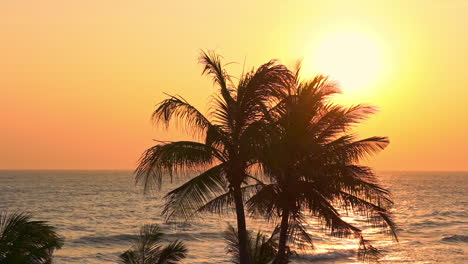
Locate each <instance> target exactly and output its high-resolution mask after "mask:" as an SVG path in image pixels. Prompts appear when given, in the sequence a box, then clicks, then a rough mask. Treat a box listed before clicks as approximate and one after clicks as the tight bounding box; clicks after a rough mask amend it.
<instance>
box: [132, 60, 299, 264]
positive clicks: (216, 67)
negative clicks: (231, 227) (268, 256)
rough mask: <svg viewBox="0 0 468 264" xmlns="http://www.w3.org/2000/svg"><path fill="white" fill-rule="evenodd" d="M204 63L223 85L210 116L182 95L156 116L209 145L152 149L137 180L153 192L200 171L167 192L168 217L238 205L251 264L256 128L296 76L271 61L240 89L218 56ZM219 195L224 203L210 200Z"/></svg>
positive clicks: (243, 251)
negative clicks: (249, 207)
mask: <svg viewBox="0 0 468 264" xmlns="http://www.w3.org/2000/svg"><path fill="white" fill-rule="evenodd" d="M200 63H201V64H202V65H203V66H204V69H203V74H206V75H208V76H210V77H212V78H213V81H214V83H215V84H216V85H217V86H218V87H219V93H218V94H217V95H216V96H214V98H213V101H212V104H211V110H210V113H209V116H208V117H206V116H205V115H203V114H202V113H201V112H200V111H198V110H197V109H196V108H195V107H194V106H192V105H191V104H189V103H188V102H187V101H186V100H184V99H183V98H182V97H180V96H170V97H169V98H168V99H166V100H164V101H162V102H161V103H160V104H159V105H158V106H157V109H156V110H155V111H154V113H153V116H152V118H153V120H154V121H155V122H162V123H165V124H166V125H169V123H170V121H172V120H173V119H176V120H178V121H183V122H185V124H186V125H187V127H188V128H189V129H190V130H192V131H193V132H194V133H195V134H196V135H199V136H201V137H202V138H204V141H203V142H194V141H178V142H160V143H159V144H157V145H156V146H154V147H152V148H150V149H148V150H146V151H145V152H144V153H143V155H142V157H141V159H140V161H139V165H138V167H137V169H136V171H135V174H136V182H137V183H143V185H144V188H145V190H151V189H154V188H160V187H161V184H162V181H163V177H168V178H171V180H172V177H173V175H177V174H179V175H180V173H178V172H185V173H187V172H190V171H192V170H197V171H200V174H199V175H197V176H195V177H193V178H192V179H191V180H189V181H188V182H186V183H185V184H183V185H182V186H180V187H178V188H177V189H175V190H173V191H171V192H170V193H169V194H167V196H166V199H167V202H166V205H165V209H164V210H163V214H164V215H165V216H166V217H167V218H171V217H173V216H179V217H180V216H182V217H184V218H190V217H193V216H194V215H195V214H197V213H199V212H202V211H210V212H218V213H219V212H220V211H221V210H222V209H223V208H230V207H231V206H232V204H233V203H234V206H235V213H236V216H237V228H238V233H239V252H240V263H241V264H248V263H250V262H249V257H248V251H247V228H246V223H245V213H244V199H243V197H242V192H243V190H244V191H247V190H245V189H243V188H244V187H243V185H244V184H245V183H246V182H247V181H248V179H249V178H250V175H249V170H250V166H251V165H252V162H251V161H252V160H253V157H254V154H253V152H252V149H253V148H252V144H253V142H255V138H258V137H262V135H260V134H259V133H258V131H257V129H256V128H255V126H252V124H255V122H256V121H258V120H259V119H261V118H262V113H263V112H264V111H265V109H266V105H267V104H268V103H269V101H268V99H269V98H270V97H271V95H272V93H273V92H275V91H279V90H281V88H282V87H284V86H287V85H289V82H290V81H291V80H292V79H293V78H292V77H293V76H292V74H291V73H290V71H289V70H288V69H287V68H286V67H285V66H283V65H279V64H277V63H276V62H275V61H270V62H268V63H266V64H264V65H262V66H261V67H260V68H258V69H257V70H251V71H249V72H247V73H246V74H243V75H242V76H241V78H240V79H239V81H238V83H237V85H236V84H234V82H233V81H232V78H231V77H230V76H229V75H228V74H227V72H226V71H225V70H224V68H223V66H222V64H221V58H220V57H219V56H218V55H216V54H214V53H212V52H209V53H206V52H202V54H201V57H200ZM219 195H221V196H220V199H216V200H215V202H210V201H211V200H212V199H214V198H215V197H218V196H219ZM220 201H221V202H220Z"/></svg>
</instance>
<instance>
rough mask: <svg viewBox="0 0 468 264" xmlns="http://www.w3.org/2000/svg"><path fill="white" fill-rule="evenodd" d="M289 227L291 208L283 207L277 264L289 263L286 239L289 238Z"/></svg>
mask: <svg viewBox="0 0 468 264" xmlns="http://www.w3.org/2000/svg"><path fill="white" fill-rule="evenodd" d="M288 228H289V209H288V208H286V209H283V214H282V216H281V224H280V237H279V243H278V255H277V256H276V261H275V264H286V263H288V256H287V254H286V241H287V240H288Z"/></svg>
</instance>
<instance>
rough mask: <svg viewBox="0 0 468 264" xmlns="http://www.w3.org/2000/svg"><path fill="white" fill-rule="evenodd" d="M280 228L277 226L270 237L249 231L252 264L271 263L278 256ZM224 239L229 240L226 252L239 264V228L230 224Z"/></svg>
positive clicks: (248, 239)
mask: <svg viewBox="0 0 468 264" xmlns="http://www.w3.org/2000/svg"><path fill="white" fill-rule="evenodd" d="M278 234H279V229H278V228H275V230H274V231H273V233H272V234H271V236H270V237H268V236H267V235H265V234H264V233H262V232H261V231H258V232H257V234H254V233H253V232H252V231H249V232H248V233H247V241H248V243H247V245H248V248H249V255H250V260H251V262H252V264H270V263H272V262H273V260H274V259H275V258H276V253H277V251H278ZM224 239H225V240H226V242H227V246H226V252H227V253H228V254H231V255H232V261H233V263H236V264H238V263H239V260H240V256H239V236H238V232H237V230H236V229H235V228H234V227H233V226H231V225H229V226H228V229H227V230H226V231H225V232H224Z"/></svg>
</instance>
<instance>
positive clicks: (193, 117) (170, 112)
mask: <svg viewBox="0 0 468 264" xmlns="http://www.w3.org/2000/svg"><path fill="white" fill-rule="evenodd" d="M151 118H152V120H153V121H154V122H155V123H158V122H162V123H163V124H165V125H166V127H168V126H169V124H170V122H171V121H172V120H173V119H174V118H175V119H176V120H177V121H179V122H183V123H184V125H185V127H186V128H187V129H190V130H192V131H193V132H194V133H197V134H198V135H203V134H204V133H205V132H206V130H207V129H208V128H210V127H211V126H212V124H211V123H210V121H209V120H208V119H207V118H206V117H205V116H204V115H203V114H202V113H201V112H200V111H198V109H197V108H195V107H194V106H192V105H191V104H189V103H188V102H187V101H186V100H185V99H184V98H182V97H181V96H173V95H169V98H168V99H165V100H163V101H162V102H161V103H159V104H158V105H157V106H156V110H155V111H154V112H153V114H152V116H151ZM212 129H213V128H212Z"/></svg>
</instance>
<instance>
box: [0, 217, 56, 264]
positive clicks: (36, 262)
mask: <svg viewBox="0 0 468 264" xmlns="http://www.w3.org/2000/svg"><path fill="white" fill-rule="evenodd" d="M62 245H63V238H61V237H60V236H59V235H58V234H57V232H56V230H55V228H54V227H52V226H50V225H48V224H47V223H46V222H44V221H32V220H31V216H30V215H27V214H23V213H10V214H8V213H7V212H2V213H0V263H1V264H7V263H28V264H50V263H52V254H53V252H54V251H55V250H57V249H60V248H61V247H62Z"/></svg>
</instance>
